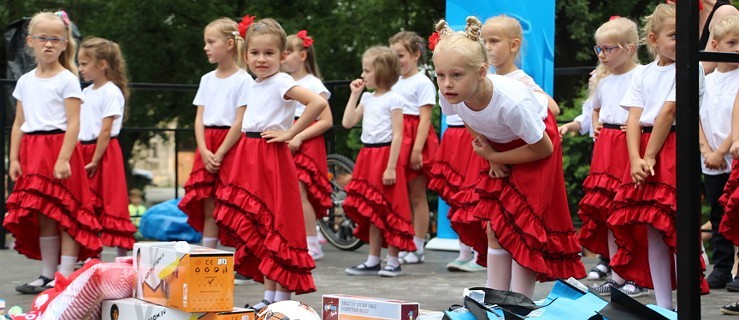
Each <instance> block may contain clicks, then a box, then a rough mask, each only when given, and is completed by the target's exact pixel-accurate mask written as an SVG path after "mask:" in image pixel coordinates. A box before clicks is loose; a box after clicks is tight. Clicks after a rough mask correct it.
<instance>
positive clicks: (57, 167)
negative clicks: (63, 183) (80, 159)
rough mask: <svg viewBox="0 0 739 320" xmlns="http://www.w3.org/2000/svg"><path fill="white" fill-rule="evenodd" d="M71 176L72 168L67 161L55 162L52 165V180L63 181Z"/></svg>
mask: <svg viewBox="0 0 739 320" xmlns="http://www.w3.org/2000/svg"><path fill="white" fill-rule="evenodd" d="M70 176H72V167H71V166H70V165H69V160H57V161H56V163H55V164H54V178H56V179H59V180H64V179H67V178H69V177H70Z"/></svg>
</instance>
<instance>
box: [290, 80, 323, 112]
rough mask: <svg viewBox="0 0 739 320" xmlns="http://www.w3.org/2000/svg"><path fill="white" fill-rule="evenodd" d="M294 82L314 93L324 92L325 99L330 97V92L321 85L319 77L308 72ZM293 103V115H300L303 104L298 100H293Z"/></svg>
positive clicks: (303, 107) (303, 109) (302, 110)
mask: <svg viewBox="0 0 739 320" xmlns="http://www.w3.org/2000/svg"><path fill="white" fill-rule="evenodd" d="M295 82H297V83H298V85H299V86H301V87H303V88H306V89H308V90H310V91H311V92H314V93H315V94H325V95H326V100H328V99H329V98H331V92H330V91H328V89H326V86H324V85H323V82H321V79H318V78H316V76H314V75H312V74H310V73H309V74H307V75H305V77H302V78H300V79H299V80H295ZM295 103H296V106H295V116H296V117H300V116H302V115H303V112H304V111H305V105H304V104H302V103H300V102H298V101H295Z"/></svg>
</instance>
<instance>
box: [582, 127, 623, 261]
mask: <svg viewBox="0 0 739 320" xmlns="http://www.w3.org/2000/svg"><path fill="white" fill-rule="evenodd" d="M628 168H629V150H628V147H627V146H626V133H625V132H623V131H621V129H614V128H603V129H601V131H600V135H599V136H598V140H596V141H595V147H594V148H593V159H592V161H591V162H590V174H589V175H588V177H587V178H586V179H585V181H584V182H583V190H584V191H585V196H583V198H582V200H581V201H580V211H579V212H578V216H580V220H582V227H581V229H580V234H579V240H580V244H582V246H583V247H585V248H587V249H588V250H590V251H592V252H595V253H597V254H601V255H605V256H607V257H608V256H610V254H609V252H608V225H607V223H606V221H607V220H608V217H609V216H610V215H611V212H612V210H613V198H614V197H615V196H616V191H618V188H619V187H620V186H621V178H623V173H624V171H625V170H627V169H628Z"/></svg>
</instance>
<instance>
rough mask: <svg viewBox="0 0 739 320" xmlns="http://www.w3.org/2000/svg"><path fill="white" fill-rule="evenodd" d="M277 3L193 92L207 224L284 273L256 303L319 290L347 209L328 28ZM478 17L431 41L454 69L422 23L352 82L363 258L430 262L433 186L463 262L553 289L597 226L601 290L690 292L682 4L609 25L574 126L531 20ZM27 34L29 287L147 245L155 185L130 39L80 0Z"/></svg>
mask: <svg viewBox="0 0 739 320" xmlns="http://www.w3.org/2000/svg"><path fill="white" fill-rule="evenodd" d="M255 20H256V19H255V17H252V16H248V15H247V16H245V17H244V18H243V19H242V21H241V22H240V23H237V22H235V21H233V20H232V19H229V18H220V19H216V20H214V21H212V22H210V23H209V24H208V25H207V26H206V27H205V28H204V32H203V41H204V48H203V49H204V52H205V54H206V56H207V59H208V61H209V62H210V63H212V64H214V65H215V70H213V71H211V72H209V73H207V74H205V75H203V76H202V78H201V80H200V86H199V88H198V91H197V94H196V96H195V98H194V100H193V105H194V106H195V107H196V118H195V125H194V128H195V138H196V141H197V153H196V156H195V161H194V164H193V169H192V172H191V174H190V177H189V179H188V180H187V183H186V184H185V190H186V193H185V196H184V198H183V199H182V201H181V202H180V204H179V207H180V209H182V211H184V212H185V213H186V214H187V215H188V223H189V224H190V225H191V226H192V227H193V228H195V229H196V230H198V231H200V232H202V233H203V236H204V237H203V245H204V246H207V247H211V248H215V247H217V246H218V245H219V243H220V244H221V245H224V246H230V247H234V248H235V249H236V251H235V259H234V260H235V270H236V271H237V272H238V273H239V274H241V275H243V276H246V277H249V278H251V279H254V280H255V281H258V282H262V283H263V284H264V299H263V300H262V301H260V302H258V303H256V304H254V305H252V307H253V308H255V309H261V308H264V307H265V306H267V305H269V304H270V303H273V302H276V301H282V300H288V299H290V297H291V294H292V293H293V292H295V293H297V294H301V293H308V292H312V291H315V290H316V287H315V284H314V282H313V277H312V275H311V271H312V269H314V268H315V267H316V264H315V261H317V260H320V259H322V258H323V257H324V254H323V251H322V249H321V246H320V244H319V242H318V237H317V234H316V220H317V219H321V218H323V217H324V216H325V215H326V213H327V211H328V210H329V209H330V208H331V207H333V201H332V199H331V193H332V186H331V183H330V181H329V174H328V172H327V163H326V150H325V142H324V140H323V133H324V132H326V130H328V129H329V128H330V127H331V126H332V124H333V116H332V113H331V109H330V108H329V107H328V99H329V98H330V96H331V93H330V92H329V91H328V89H326V87H325V86H324V85H323V84H322V82H321V74H320V71H319V68H318V65H317V62H316V61H317V59H316V55H315V51H314V47H313V45H314V39H313V38H312V37H310V36H308V33H307V31H306V30H301V31H299V32H297V33H295V34H292V35H289V36H288V35H287V34H286V32H285V30H284V29H283V28H282V26H281V25H280V24H279V23H278V22H277V21H275V20H273V19H269V18H266V19H261V20H258V21H255ZM466 22H467V26H466V28H465V30H464V31H457V32H455V31H453V30H451V29H450V28H449V25H448V24H447V23H446V22H445V21H444V20H441V21H440V22H438V23H437V25H436V33H435V35H434V36H433V37H432V39H430V43H429V44H428V47H429V48H430V49H431V51H432V52H433V65H434V70H435V73H436V84H437V87H435V86H434V83H433V82H432V80H431V79H430V78H429V77H428V76H427V75H426V74H425V73H424V72H422V70H421V69H419V64H420V63H421V62H423V61H424V59H425V57H426V56H427V54H426V48H427V45H426V43H425V41H424V39H423V38H421V37H419V36H418V35H417V34H416V33H414V32H409V31H403V32H399V33H398V34H396V35H394V36H393V37H391V38H390V39H389V41H388V45H387V46H382V45H378V46H373V47H371V48H369V49H367V50H366V51H365V52H364V54H363V55H362V60H361V62H362V70H361V71H362V72H361V78H360V79H356V80H354V81H352V82H351V84H350V89H351V95H350V96H349V100H348V102H347V104H346V107H345V109H344V113H343V117H342V120H341V123H342V125H343V126H344V127H345V128H352V127H354V126H355V125H357V124H358V123H359V122H360V121H361V122H362V132H361V142H362V144H363V147H362V149H361V150H360V152H359V155H358V157H357V160H356V164H355V169H354V172H353V174H352V177H351V180H350V181H349V182H348V183H347V184H346V185H345V186H344V190H345V191H346V194H347V197H346V199H345V200H344V202H343V209H344V211H345V212H346V214H347V215H348V216H349V217H350V218H351V219H352V220H353V221H354V222H356V224H357V230H356V236H357V237H358V238H360V239H361V240H363V241H365V242H367V243H369V255H368V257H367V260H366V261H364V262H362V263H360V264H357V265H355V266H352V267H349V268H347V269H346V270H345V271H346V273H347V274H349V275H379V276H386V277H396V276H400V275H402V274H403V271H402V268H401V265H402V264H417V263H423V262H424V260H425V252H424V244H425V240H426V239H425V236H426V230H427V229H428V225H429V208H428V201H427V198H426V194H427V189H430V190H433V191H435V192H437V193H439V195H440V196H441V197H442V198H443V199H444V200H446V201H447V202H448V203H449V204H450V206H451V210H450V211H449V220H450V221H451V223H452V227H453V228H454V229H455V230H456V231H457V233H458V234H459V237H460V254H459V257H457V258H456V259H455V260H454V261H452V262H450V263H449V264H448V265H447V268H448V269H449V270H461V271H480V270H487V283H486V285H487V286H488V287H490V288H494V289H501V290H511V291H515V292H519V293H522V294H524V295H526V296H528V297H532V296H533V293H534V287H535V283H536V281H537V280H538V281H549V280H553V279H557V278H565V279H566V278H569V277H574V278H584V277H585V276H586V273H585V268H584V266H583V264H582V262H581V261H580V254H581V251H582V247H581V245H582V246H583V247H585V248H587V249H589V250H590V251H592V252H595V253H598V254H600V255H602V256H604V258H605V259H608V258H610V265H605V264H604V265H603V266H597V267H596V269H594V270H596V271H595V274H596V275H597V276H596V278H603V277H604V276H605V275H607V274H608V273H609V272H610V271H611V268H612V270H613V271H612V272H611V279H608V280H606V282H604V283H602V284H597V285H595V286H594V287H593V289H594V290H595V291H596V292H598V293H601V294H610V292H611V290H621V291H623V292H624V293H626V294H628V295H630V296H638V295H642V294H645V293H646V292H647V288H654V292H655V296H656V298H657V304H658V305H659V306H661V307H664V308H668V309H672V308H673V304H672V290H673V289H674V288H675V286H676V283H675V281H674V271H675V266H674V261H675V260H674V255H675V254H676V234H675V213H676V212H675V202H676V200H675V196H676V195H675V156H674V153H675V143H676V141H675V133H674V132H675V121H674V114H675V64H674V62H675V37H674V35H675V6H674V4H659V5H658V6H657V7H656V9H655V10H654V13H653V14H652V15H650V16H648V17H647V18H646V19H645V25H644V28H643V34H642V40H643V41H640V40H639V35H638V29H637V25H636V23H635V22H633V21H632V20H629V19H627V18H621V17H615V18H613V19H612V20H610V21H608V22H605V23H604V24H603V25H602V26H600V28H598V29H597V30H596V32H595V34H594V40H595V41H594V42H595V46H594V51H595V54H596V56H597V57H598V60H599V65H598V67H597V68H596V70H595V71H594V73H593V75H592V78H591V84H590V93H589V98H588V102H587V105H588V108H585V107H584V108H583V109H584V112H583V113H584V114H583V117H581V118H580V119H576V120H577V121H576V122H573V123H570V124H566V125H563V126H562V127H559V128H558V127H557V125H556V119H555V118H556V116H557V114H558V113H559V106H558V105H557V103H556V102H555V101H554V100H553V99H552V97H550V96H549V95H547V94H546V93H545V92H544V91H543V90H542V89H541V88H540V87H539V86H538V85H537V84H536V83H535V82H534V80H533V79H532V78H531V77H530V76H528V75H527V74H526V73H525V72H524V71H523V70H521V69H519V68H518V66H517V60H518V59H519V58H520V54H521V48H522V45H523V43H522V41H523V30H522V28H521V24H520V23H519V22H518V20H516V19H515V18H512V17H509V16H505V15H500V16H496V17H492V18H490V19H488V20H487V21H486V22H485V23H484V24H483V23H481V21H480V20H478V19H477V18H475V17H468V18H467V21H466ZM710 32H711V41H710V46H711V47H712V48H713V49H714V50H715V51H732V52H736V51H738V50H739V18H737V16H729V17H724V18H721V19H719V20H718V21H716V22H715V23H713V24H712V27H711V29H710ZM640 42H643V43H645V44H646V46H647V47H648V49H649V52H650V53H651V54H652V58H653V61H652V62H651V63H648V64H647V65H644V66H642V65H641V64H640V63H639V61H638V59H637V54H636V53H637V49H638V46H639V43H640ZM27 44H28V46H29V47H30V48H31V49H33V51H34V53H35V55H36V60H37V67H36V68H35V69H34V70H32V71H30V72H29V73H27V74H25V75H23V76H22V77H21V78H20V79H19V80H18V83H17V85H16V88H15V91H14V92H13V96H14V97H15V98H16V99H17V101H18V102H17V112H16V119H15V121H14V123H13V128H12V132H11V149H10V167H9V174H10V178H11V179H12V180H14V181H15V188H14V190H13V192H12V193H11V195H10V197H9V198H8V200H7V208H8V216H7V217H6V219H5V223H4V226H5V227H6V228H7V229H8V230H9V231H10V232H11V233H13V235H14V236H15V238H16V242H15V247H16V250H18V252H20V253H22V254H25V255H26V256H28V257H29V258H31V259H40V260H41V261H42V270H41V275H40V277H39V279H37V280H34V281H31V282H29V283H26V284H24V285H21V286H19V287H18V288H17V290H18V291H19V292H22V293H38V292H40V291H42V290H44V289H46V288H49V287H52V286H54V274H55V272H57V271H58V272H60V273H61V274H62V275H64V276H67V275H69V274H70V273H71V272H72V271H73V270H74V267H75V265H76V263H77V262H78V261H80V260H85V259H87V258H92V257H98V256H99V254H100V252H101V250H102V246H111V247H117V248H118V255H126V253H127V250H130V249H131V248H132V245H133V243H134V242H135V232H136V225H134V223H133V222H132V221H135V222H137V220H132V217H134V216H137V217H140V216H141V214H142V212H141V208H140V207H138V206H129V207H128V210H126V206H128V203H129V201H128V200H129V199H128V197H127V196H130V197H131V199H132V200H131V202H133V201H134V200H133V199H134V198H139V199H140V197H141V192H140V191H138V190H132V191H131V193H130V194H128V195H127V193H126V190H127V187H126V185H125V174H124V170H123V162H122V161H123V156H122V154H121V148H120V145H119V143H118V140H117V136H118V134H119V132H120V130H121V126H122V122H123V119H124V118H125V109H126V101H127V99H128V88H127V75H126V65H125V61H124V59H123V55H122V53H121V50H120V48H119V47H118V45H117V44H116V43H115V42H112V41H110V40H106V39H102V38H95V37H92V38H87V39H85V40H84V41H83V42H82V44H81V45H80V49H79V52H78V53H77V54H75V53H76V52H77V48H76V47H77V45H76V42H75V40H74V38H72V37H71V31H70V21H69V19H68V17H67V15H66V13H64V12H57V13H49V12H42V13H38V14H36V15H35V16H34V17H33V18H32V20H31V22H30V25H29V36H28V39H27ZM75 56H76V57H77V59H78V60H77V61H78V62H79V73H80V75H81V76H82V78H84V80H86V81H89V82H91V83H92V84H91V85H90V86H89V87H87V88H85V89H84V90H82V89H81V88H80V85H79V78H78V76H77V65H76V62H75ZM491 67H492V69H494V72H493V73H490V70H491ZM737 70H739V69H737V64H736V63H734V64H731V63H718V64H717V65H716V67H715V71H714V70H711V71H712V73H710V74H709V75H708V76H706V77H705V81H703V80H702V81H701V86H700V92H696V93H695V94H698V95H700V96H701V101H702V104H701V111H700V115H701V118H700V123H701V129H702V130H701V136H700V139H701V141H700V142H701V144H700V145H701V150H700V152H701V155H702V160H703V170H704V174H705V181H706V182H705V184H706V194H707V198H708V201H709V203H710V204H711V205H712V212H711V221H712V222H713V226H714V228H715V229H716V231H715V232H716V233H718V231H719V229H720V231H721V232H720V233H721V234H723V235H724V236H725V239H724V238H723V237H715V235H714V237H715V240H714V241H715V245H716V246H717V250H718V251H720V253H719V254H715V255H714V258H715V259H716V268H715V269H714V272H713V273H712V275H711V276H709V278H708V280H709V283H710V285H711V287H712V288H718V287H721V284H723V286H725V285H726V283H727V282H729V281H731V274H730V267H729V266H730V265H731V264H728V261H730V260H733V255H734V252H733V247H732V246H731V243H730V242H729V241H734V242H735V243H737V242H738V241H737V240H736V239H739V236H737V235H736V230H739V227H737V226H736V224H737V221H739V217H738V216H737V214H739V213H738V212H739V210H737V208H739V206H737V203H738V202H737V198H739V191H737V189H739V188H737V186H739V173H737V172H738V170H739V169H737V167H738V166H737V165H735V164H736V163H734V166H733V167H732V163H731V156H732V155H733V156H734V157H735V158H737V157H738V156H739V142H737V140H738V139H739V136H737V133H736V132H737V130H734V131H733V135H732V134H731V133H732V130H731V129H732V126H734V125H736V124H737V123H739V121H738V120H736V119H732V118H731V117H728V113H729V112H730V111H729V110H731V109H732V107H733V108H734V109H736V108H737V103H738V102H736V101H737V98H736V97H737V95H738V94H739V92H738V91H737V85H739V78H738V77H739V76H738V73H737ZM701 79H703V77H701ZM437 88H438V89H437ZM365 89H367V90H368V92H365ZM437 93H438V100H437ZM437 102H438V104H440V105H441V111H442V112H443V113H444V114H445V115H446V122H447V125H448V129H447V130H446V132H445V133H444V135H443V138H442V139H441V144H440V143H439V140H438V137H437V134H436V132H435V131H434V129H433V127H432V126H431V118H432V117H431V114H432V109H433V107H434V106H435V105H436V104H437ZM586 109H587V111H586ZM734 118H739V116H737V115H734ZM569 131H580V132H583V133H584V132H588V131H590V132H591V135H592V136H593V139H594V140H595V148H594V150H593V158H592V163H591V170H590V175H589V176H588V178H587V179H586V180H585V182H584V185H583V189H584V190H585V196H584V197H583V199H582V201H581V202H580V212H579V216H580V218H581V219H582V221H583V225H582V229H581V231H580V232H579V234H578V233H576V231H575V228H574V226H573V223H572V218H571V217H570V213H569V212H570V211H569V208H568V202H567V194H566V192H565V183H564V174H563V165H562V146H561V145H562V144H561V139H562V137H563V135H564V134H566V133H567V132H569ZM30 154H34V156H30ZM39 155H40V156H39ZM737 161H739V160H737ZM732 170H733V171H732ZM730 173H731V175H730ZM727 181H728V182H727ZM724 186H726V187H725V189H724ZM722 194H724V197H723V198H721V199H719V197H720V196H721V195H722ZM719 203H721V204H723V205H725V208H726V214H723V210H722V209H723V207H722V205H721V204H719ZM722 219H723V221H722ZM726 239H728V240H726ZM722 241H723V242H722ZM383 247H386V248H387V256H386V262H385V265H384V267H383V266H382V258H381V251H382V248H383ZM473 249H474V250H473ZM696 258H698V257H696ZM57 265H58V266H57ZM727 267H729V268H727ZM486 268H487V269H486ZM703 284H704V285H705V286H704V288H703V289H705V290H707V289H708V285H706V282H705V281H703ZM725 308H728V309H727V310H730V309H731V308H732V306H731V305H729V306H726V307H725ZM733 308H734V309H738V310H737V311H738V312H739V306H736V305H734V307H733Z"/></svg>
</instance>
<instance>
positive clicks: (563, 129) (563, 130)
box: [557, 124, 570, 139]
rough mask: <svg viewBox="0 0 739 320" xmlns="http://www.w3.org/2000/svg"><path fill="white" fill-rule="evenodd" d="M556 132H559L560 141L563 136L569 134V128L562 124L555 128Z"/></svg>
mask: <svg viewBox="0 0 739 320" xmlns="http://www.w3.org/2000/svg"><path fill="white" fill-rule="evenodd" d="M557 131H559V138H560V139H561V138H563V137H564V135H566V134H567V133H568V132H570V126H568V124H563V125H561V126H559V128H557Z"/></svg>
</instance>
